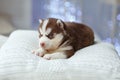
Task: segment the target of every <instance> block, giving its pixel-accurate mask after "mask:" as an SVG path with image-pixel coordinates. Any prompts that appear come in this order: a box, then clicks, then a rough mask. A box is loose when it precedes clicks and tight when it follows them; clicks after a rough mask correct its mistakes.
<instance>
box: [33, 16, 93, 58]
mask: <svg viewBox="0 0 120 80" xmlns="http://www.w3.org/2000/svg"><path fill="white" fill-rule="evenodd" d="M39 22H40V27H39V34H40V35H39V38H40V39H39V45H40V48H39V49H37V50H35V51H34V53H35V54H37V55H39V56H41V57H43V58H45V59H59V58H69V57H71V56H72V55H74V53H75V52H76V51H77V50H79V49H81V48H84V47H86V46H89V45H92V44H93V43H94V33H93V31H92V30H91V29H90V28H89V27H88V26H86V25H84V24H80V23H75V22H63V21H61V20H59V19H55V18H48V19H45V20H40V21H39Z"/></svg>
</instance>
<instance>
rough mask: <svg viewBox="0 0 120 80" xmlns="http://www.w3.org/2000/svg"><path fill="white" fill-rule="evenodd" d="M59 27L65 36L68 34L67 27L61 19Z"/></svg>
mask: <svg viewBox="0 0 120 80" xmlns="http://www.w3.org/2000/svg"><path fill="white" fill-rule="evenodd" d="M57 25H58V26H59V27H60V28H61V29H62V30H63V32H64V34H67V33H66V26H65V23H64V22H63V21H61V20H60V19H58V20H57Z"/></svg>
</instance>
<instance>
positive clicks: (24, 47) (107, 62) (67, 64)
mask: <svg viewBox="0 0 120 80" xmlns="http://www.w3.org/2000/svg"><path fill="white" fill-rule="evenodd" d="M37 47H38V33H37V31H23V30H19V31H15V32H13V33H12V34H11V36H10V38H9V39H8V40H7V42H6V43H5V44H4V45H3V46H2V48H1V50H0V80H120V60H119V57H118V55H117V53H116V51H115V49H114V47H113V46H112V45H111V44H108V43H102V42H98V43H96V44H94V45H92V46H89V47H86V48H84V49H81V50H79V51H77V52H76V54H75V55H74V56H72V57H71V58H69V59H57V60H45V59H43V58H41V57H38V56H36V55H34V54H32V53H31V50H33V49H36V48H37Z"/></svg>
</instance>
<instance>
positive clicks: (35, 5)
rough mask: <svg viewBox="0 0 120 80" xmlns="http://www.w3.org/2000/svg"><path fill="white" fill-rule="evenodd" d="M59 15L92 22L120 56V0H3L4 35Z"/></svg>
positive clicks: (0, 3)
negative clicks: (39, 20)
mask: <svg viewBox="0 0 120 80" xmlns="http://www.w3.org/2000/svg"><path fill="white" fill-rule="evenodd" d="M48 17H55V18H60V19H62V20H64V21H76V22H81V23H85V24H87V25H89V26H90V27H91V28H92V29H93V30H94V32H95V33H96V34H97V35H98V36H99V37H100V39H101V40H102V41H105V42H110V43H112V44H113V45H114V46H115V48H116V50H117V51H118V53H119V55H120V0H0V34H1V35H9V34H10V33H11V32H12V31H14V30H17V29H27V30H36V29H37V28H38V24H39V22H38V19H40V18H42V19H43V18H48Z"/></svg>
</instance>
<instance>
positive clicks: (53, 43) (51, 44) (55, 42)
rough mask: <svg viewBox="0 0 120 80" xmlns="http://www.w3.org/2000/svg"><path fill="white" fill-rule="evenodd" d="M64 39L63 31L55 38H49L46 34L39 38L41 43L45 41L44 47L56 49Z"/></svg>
mask: <svg viewBox="0 0 120 80" xmlns="http://www.w3.org/2000/svg"><path fill="white" fill-rule="evenodd" d="M62 39H63V35H62V33H60V34H56V35H55V37H54V38H53V39H49V38H47V37H46V36H45V35H43V36H42V37H41V38H40V39H39V44H40V43H45V47H44V48H45V49H56V48H58V46H59V45H60V43H61V41H62Z"/></svg>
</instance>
